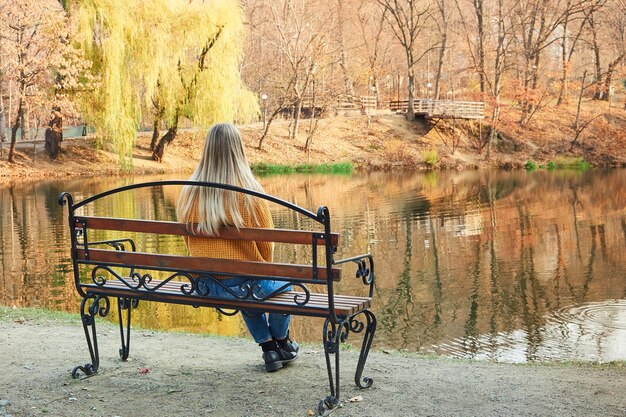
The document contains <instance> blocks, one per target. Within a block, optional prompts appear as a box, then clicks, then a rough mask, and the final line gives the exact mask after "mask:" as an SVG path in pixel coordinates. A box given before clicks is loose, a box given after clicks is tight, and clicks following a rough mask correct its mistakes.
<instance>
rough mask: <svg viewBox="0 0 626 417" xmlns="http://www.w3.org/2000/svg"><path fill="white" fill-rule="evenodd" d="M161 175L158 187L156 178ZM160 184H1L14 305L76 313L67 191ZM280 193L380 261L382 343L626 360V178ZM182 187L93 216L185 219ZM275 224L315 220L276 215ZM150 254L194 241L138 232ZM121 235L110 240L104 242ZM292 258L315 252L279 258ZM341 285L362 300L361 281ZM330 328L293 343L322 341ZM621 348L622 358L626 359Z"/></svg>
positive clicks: (297, 178) (463, 180)
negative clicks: (325, 218)
mask: <svg viewBox="0 0 626 417" xmlns="http://www.w3.org/2000/svg"><path fill="white" fill-rule="evenodd" d="M150 179H156V178H150ZM143 180H146V178H121V179H120V178H107V179H90V180H80V181H51V182H46V183H40V184H34V183H29V184H20V185H8V186H1V187H0V268H1V270H0V303H2V304H4V305H8V306H12V305H15V306H38V307H46V308H50V309H62V310H67V311H77V310H78V297H77V296H76V294H75V290H74V288H73V282H72V276H71V264H70V262H69V259H68V255H69V253H68V249H67V248H68V239H69V236H68V231H67V226H66V224H65V222H66V220H65V214H64V213H63V212H62V211H61V209H60V207H59V206H58V204H57V200H56V199H57V195H58V193H59V192H61V191H70V192H71V193H72V194H73V195H74V197H75V200H76V201H79V200H81V199H83V198H85V197H86V196H89V195H91V194H93V193H95V192H99V191H103V190H105V189H109V188H112V187H115V186H120V185H125V184H129V183H132V182H135V181H143ZM262 183H263V185H264V186H265V188H266V190H267V191H268V192H269V193H271V194H274V195H277V196H279V197H281V198H283V199H286V200H290V201H293V202H295V203H297V204H299V205H302V206H304V207H306V208H310V209H313V210H315V209H316V208H317V206H319V205H322V204H326V205H328V206H329V207H330V210H331V215H332V221H333V226H334V228H335V229H336V230H338V231H339V232H340V233H341V239H342V242H341V246H340V250H339V252H340V253H339V254H338V256H344V255H350V254H355V253H360V252H363V251H371V252H372V253H373V254H374V256H375V258H376V261H377V265H376V269H377V271H378V276H377V280H378V282H377V287H376V300H375V306H374V307H375V310H376V313H377V315H378V317H379V323H380V325H379V330H378V334H377V337H376V340H375V344H376V346H377V347H389V348H400V349H408V350H411V351H425V352H436V353H440V354H446V355H451V356H460V357H469V358H478V359H482V358H489V359H494V360H505V361H528V360H542V359H582V360H614V359H626V353H625V352H620V350H619V348H618V347H619V346H620V344H622V345H623V344H624V343H626V334H625V333H626V332H625V330H624V327H625V326H624V321H625V318H624V317H625V315H626V312H625V311H626V307H625V302H624V300H623V299H624V298H626V279H625V277H626V274H625V272H626V255H625V254H626V251H624V247H625V246H626V208H625V207H626V194H625V193H624V190H625V189H626V171H624V170H615V171H606V172H603V171H593V172H585V173H577V172H563V171H560V172H554V173H550V172H536V173H530V174H528V173H525V172H514V173H511V172H462V173H456V172H454V173H448V172H435V173H427V174H421V173H374V174H369V175H368V174H359V175H354V176H324V175H314V176H301V175H292V176H279V177H270V178H264V179H262ZM177 193H178V191H177V190H176V189H174V188H164V189H152V190H141V191H138V192H135V193H131V194H122V195H116V196H112V197H111V198H110V199H108V201H103V203H102V204H98V205H96V206H94V207H90V208H89V210H91V211H90V212H89V213H86V214H93V215H101V216H114V215H125V216H129V217H133V216H135V217H137V218H153V219H173V217H174V207H175V202H176V196H177ZM273 216H274V218H275V223H276V225H277V227H292V226H295V225H298V226H301V227H304V228H306V227H307V224H308V223H307V221H303V220H302V219H301V218H298V217H297V216H294V215H293V214H292V213H288V212H286V211H284V210H282V209H278V208H274V209H273ZM133 237H134V238H135V239H137V242H138V244H139V246H140V247H141V248H142V250H143V251H148V252H150V251H154V252H170V253H176V252H180V251H182V250H184V245H183V243H182V240H181V239H178V238H176V237H168V238H164V239H161V240H158V241H157V240H155V239H153V238H152V237H151V236H145V235H143V236H133ZM102 238H111V236H102ZM276 256H277V258H278V259H284V260H294V259H306V258H308V257H310V256H311V254H310V249H308V248H295V249H294V248H291V247H281V246H278V247H277V253H276ZM345 276H347V277H348V278H346V279H345V280H344V281H343V282H341V283H340V286H341V287H343V288H346V289H350V290H353V291H357V292H361V293H362V294H363V293H364V289H363V288H360V286H359V283H358V282H357V280H351V279H350V278H349V276H350V274H346V275H345ZM136 319H137V320H138V321H139V322H140V323H141V325H142V326H145V327H150V328H168V329H169V328H171V329H176V330H184V331H201V332H211V333H219V334H227V335H232V334H244V326H243V325H242V323H241V320H240V319H239V318H238V317H235V318H230V317H224V316H222V315H220V314H218V313H216V312H214V311H212V310H208V309H192V308H188V307H184V306H172V305H150V306H146V305H143V306H142V307H141V308H140V309H139V311H138V313H137V315H136ZM319 329H320V326H319V320H317V319H303V318H298V319H296V320H295V328H294V333H296V337H297V338H298V339H302V340H308V341H318V340H319V339H320V334H319V333H320V330H319ZM622 350H623V349H622Z"/></svg>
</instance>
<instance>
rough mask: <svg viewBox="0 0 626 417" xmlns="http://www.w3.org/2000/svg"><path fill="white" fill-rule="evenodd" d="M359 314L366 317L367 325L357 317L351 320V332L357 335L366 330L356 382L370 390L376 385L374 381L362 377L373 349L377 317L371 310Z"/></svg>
mask: <svg viewBox="0 0 626 417" xmlns="http://www.w3.org/2000/svg"><path fill="white" fill-rule="evenodd" d="M359 314H363V315H365V319H366V324H365V325H364V324H363V323H362V322H361V321H358V320H356V319H355V317H356V316H355V317H352V318H351V319H350V330H352V331H353V332H355V333H360V332H361V331H363V330H364V329H365V333H364V334H363V344H362V345H361V353H360V355H359V362H358V364H357V367H356V374H355V375H354V382H355V383H356V385H357V386H358V387H359V388H369V387H371V386H372V384H373V383H374V380H373V379H372V378H370V377H367V376H366V377H365V378H361V377H362V375H363V369H364V368H365V362H366V361H367V355H368V354H369V351H370V347H372V341H373V340H374V333H375V332H376V316H375V315H374V313H372V312H371V311H369V310H365V311H362V312H361V313H359ZM357 316H358V315H357Z"/></svg>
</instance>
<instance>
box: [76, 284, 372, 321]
mask: <svg viewBox="0 0 626 417" xmlns="http://www.w3.org/2000/svg"><path fill="white" fill-rule="evenodd" d="M156 283H157V284H158V281H156ZM152 284H155V281H153V282H152ZM155 285H156V284H155ZM166 285H167V284H166ZM166 285H165V286H163V287H161V288H160V289H159V293H158V294H154V295H155V298H156V299H155V300H154V301H161V302H167V301H168V300H169V299H171V300H172V301H175V302H179V303H181V304H188V305H206V306H218V307H223V308H227V309H228V308H237V309H246V308H247V309H250V308H254V305H251V304H250V302H249V301H240V300H235V299H232V300H231V299H223V298H220V299H211V298H208V297H203V296H199V295H185V294H182V293H181V292H180V289H177V288H167V287H166ZM83 286H84V287H86V289H87V291H91V292H93V293H97V294H103V295H105V294H106V295H111V296H116V297H122V298H124V297H128V298H133V296H137V295H138V294H140V295H142V296H143V297H145V298H147V299H149V298H150V295H151V294H152V293H151V292H150V291H148V290H146V289H145V288H142V289H138V290H131V289H130V288H128V287H127V286H126V285H124V284H123V283H122V282H119V281H109V282H107V284H106V285H105V286H97V285H95V284H88V285H83ZM297 294H302V293H301V292H297V291H289V292H285V293H282V294H280V295H278V296H276V297H272V298H270V299H268V300H265V301H263V302H262V303H261V304H260V305H259V308H262V309H263V310H267V311H273V310H279V311H287V312H288V311H293V312H294V313H297V312H300V313H307V312H308V311H309V310H319V311H320V312H323V311H325V310H328V302H327V301H328V298H327V297H328V295H327V294H317V293H311V297H310V300H309V303H307V304H306V305H304V306H299V305H297V304H296V303H295V301H294V296H296V295H297ZM164 295H165V296H167V298H168V300H166V299H165V298H164ZM143 297H142V298H143ZM354 298H355V300H353V301H352V302H351V303H335V313H336V314H337V315H340V316H349V315H352V314H355V313H357V312H359V311H362V310H364V309H366V308H369V307H370V304H371V300H370V299H369V298H367V297H354ZM324 299H325V300H326V302H324V301H323V300H324ZM313 300H314V301H313Z"/></svg>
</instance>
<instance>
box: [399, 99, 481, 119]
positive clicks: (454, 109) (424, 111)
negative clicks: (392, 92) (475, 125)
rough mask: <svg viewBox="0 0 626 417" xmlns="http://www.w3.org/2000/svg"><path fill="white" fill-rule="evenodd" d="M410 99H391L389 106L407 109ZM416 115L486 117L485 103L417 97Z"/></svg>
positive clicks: (463, 117)
mask: <svg viewBox="0 0 626 417" xmlns="http://www.w3.org/2000/svg"><path fill="white" fill-rule="evenodd" d="M408 107H409V101H408V100H401V101H390V102H389V108H390V109H391V110H394V111H404V112H406V111H407V108H408ZM413 108H414V110H415V115H416V116H422V117H425V118H426V119H484V118H485V103H482V102H478V101H451V100H430V99H416V100H414V101H413Z"/></svg>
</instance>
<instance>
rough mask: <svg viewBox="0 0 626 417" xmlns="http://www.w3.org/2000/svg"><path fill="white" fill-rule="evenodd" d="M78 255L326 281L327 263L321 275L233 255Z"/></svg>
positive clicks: (79, 254)
mask: <svg viewBox="0 0 626 417" xmlns="http://www.w3.org/2000/svg"><path fill="white" fill-rule="evenodd" d="M76 259H77V260H79V261H88V262H90V263H103V264H108V265H114V266H120V267H128V266H129V265H133V266H134V267H136V268H146V269H150V268H152V267H156V268H169V269H173V270H181V271H194V272H210V273H213V274H218V275H219V274H241V275H248V276H259V277H285V278H296V279H299V280H307V281H310V282H312V283H319V284H323V283H325V281H326V279H327V278H326V277H327V276H328V275H327V270H326V268H325V267H319V268H318V269H317V273H318V277H317V279H315V278H314V277H313V271H314V269H313V267H312V266H310V265H296V264H280V263H270V262H253V261H238V260H232V259H219V258H202V257H190V256H181V255H161V254H153V253H143V252H126V251H117V250H105V249H89V250H88V257H85V252H84V250H82V249H77V250H76ZM331 273H332V279H333V281H339V280H340V279H341V269H339V268H336V267H333V268H332V272H331Z"/></svg>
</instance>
